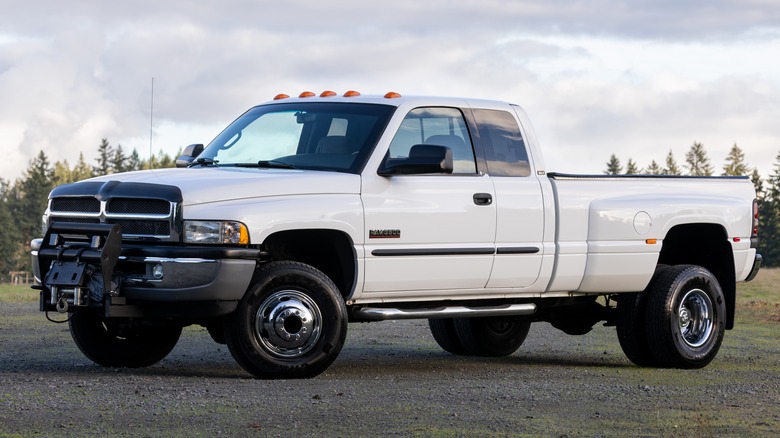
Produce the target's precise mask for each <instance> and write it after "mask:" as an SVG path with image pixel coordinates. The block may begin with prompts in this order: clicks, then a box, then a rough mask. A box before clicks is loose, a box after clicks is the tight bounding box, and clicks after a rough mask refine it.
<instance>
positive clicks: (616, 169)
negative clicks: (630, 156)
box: [604, 154, 623, 175]
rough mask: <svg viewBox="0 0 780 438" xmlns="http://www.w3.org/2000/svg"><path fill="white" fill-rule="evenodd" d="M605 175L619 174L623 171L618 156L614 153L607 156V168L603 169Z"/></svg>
mask: <svg viewBox="0 0 780 438" xmlns="http://www.w3.org/2000/svg"><path fill="white" fill-rule="evenodd" d="M604 173H605V174H607V175H620V174H621V173H623V166H621V165H620V160H618V157H616V156H615V154H612V156H611V157H609V161H607V170H605V171H604Z"/></svg>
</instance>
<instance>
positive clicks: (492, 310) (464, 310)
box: [352, 303, 536, 321]
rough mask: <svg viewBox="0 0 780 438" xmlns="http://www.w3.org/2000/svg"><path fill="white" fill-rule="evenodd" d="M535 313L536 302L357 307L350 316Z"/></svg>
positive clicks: (366, 318)
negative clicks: (470, 305)
mask: <svg viewBox="0 0 780 438" xmlns="http://www.w3.org/2000/svg"><path fill="white" fill-rule="evenodd" d="M534 313H536V304H532V303H527V304H503V305H497V306H485V307H468V306H441V307H428V308H418V309H397V308H389V307H358V308H355V309H353V310H352V316H353V317H354V318H355V319H358V320H364V321H386V320H389V319H426V318H470V317H480V316H523V315H533V314H534Z"/></svg>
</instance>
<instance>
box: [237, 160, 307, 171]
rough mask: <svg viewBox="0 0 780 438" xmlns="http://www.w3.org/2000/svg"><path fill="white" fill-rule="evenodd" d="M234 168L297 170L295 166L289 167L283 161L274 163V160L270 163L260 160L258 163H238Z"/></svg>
mask: <svg viewBox="0 0 780 438" xmlns="http://www.w3.org/2000/svg"><path fill="white" fill-rule="evenodd" d="M234 166H236V167H261V168H263V169H295V167H293V166H291V165H289V164H287V163H283V162H281V161H274V160H270V161H265V160H260V161H258V162H257V163H236V164H234Z"/></svg>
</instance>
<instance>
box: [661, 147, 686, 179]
mask: <svg viewBox="0 0 780 438" xmlns="http://www.w3.org/2000/svg"><path fill="white" fill-rule="evenodd" d="M663 174H664V175H682V170H681V169H680V166H678V165H677V160H675V159H674V154H673V153H672V150H671V149H669V153H668V154H666V167H665V168H664V171H663Z"/></svg>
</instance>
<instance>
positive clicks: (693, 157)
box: [604, 142, 780, 267]
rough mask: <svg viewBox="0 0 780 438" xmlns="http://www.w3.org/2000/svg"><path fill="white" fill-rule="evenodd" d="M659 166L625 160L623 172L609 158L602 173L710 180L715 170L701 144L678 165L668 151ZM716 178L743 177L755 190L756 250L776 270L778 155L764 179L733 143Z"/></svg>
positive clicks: (779, 261) (779, 259)
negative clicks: (698, 177)
mask: <svg viewBox="0 0 780 438" xmlns="http://www.w3.org/2000/svg"><path fill="white" fill-rule="evenodd" d="M662 163H663V165H662V164H659V163H658V162H657V161H655V160H652V161H651V162H650V164H649V165H648V166H647V167H646V168H644V169H643V168H640V167H639V165H638V164H637V163H636V162H635V161H634V160H632V159H631V158H629V159H628V161H627V162H626V167H625V169H624V168H623V166H622V165H621V163H620V159H618V157H617V156H616V155H615V154H612V155H611V156H610V157H609V160H608V161H607V163H606V165H607V167H606V169H605V170H604V173H605V174H607V175H621V174H627V175H639V174H644V175H689V176H714V175H715V169H714V167H713V166H712V163H711V162H710V158H709V156H708V154H707V151H706V150H705V149H704V146H703V145H702V144H701V143H698V142H694V143H693V145H691V147H690V149H688V151H687V152H686V154H685V163H684V164H682V165H679V164H678V163H677V160H676V159H675V157H674V154H673V153H672V151H671V150H670V151H669V153H668V154H667V155H666V159H665V160H663V161H662ZM718 175H719V176H747V177H749V178H750V181H751V182H752V183H753V186H754V187H755V189H756V199H757V200H758V206H759V226H758V238H759V244H758V250H759V253H761V255H762V256H763V257H764V261H763V266H768V267H777V266H780V152H778V154H777V156H776V158H775V163H774V165H773V167H772V174H771V175H769V177H768V178H766V179H764V178H762V177H761V174H760V173H759V172H758V169H757V168H756V167H752V166H750V165H749V164H747V162H746V161H745V153H744V152H743V151H742V149H741V148H740V147H739V146H738V145H737V144H736V143H734V145H733V146H732V147H731V149H730V150H729V153H728V155H727V156H726V159H725V160H724V164H723V168H722V169H721V172H720V173H719V174H718Z"/></svg>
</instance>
